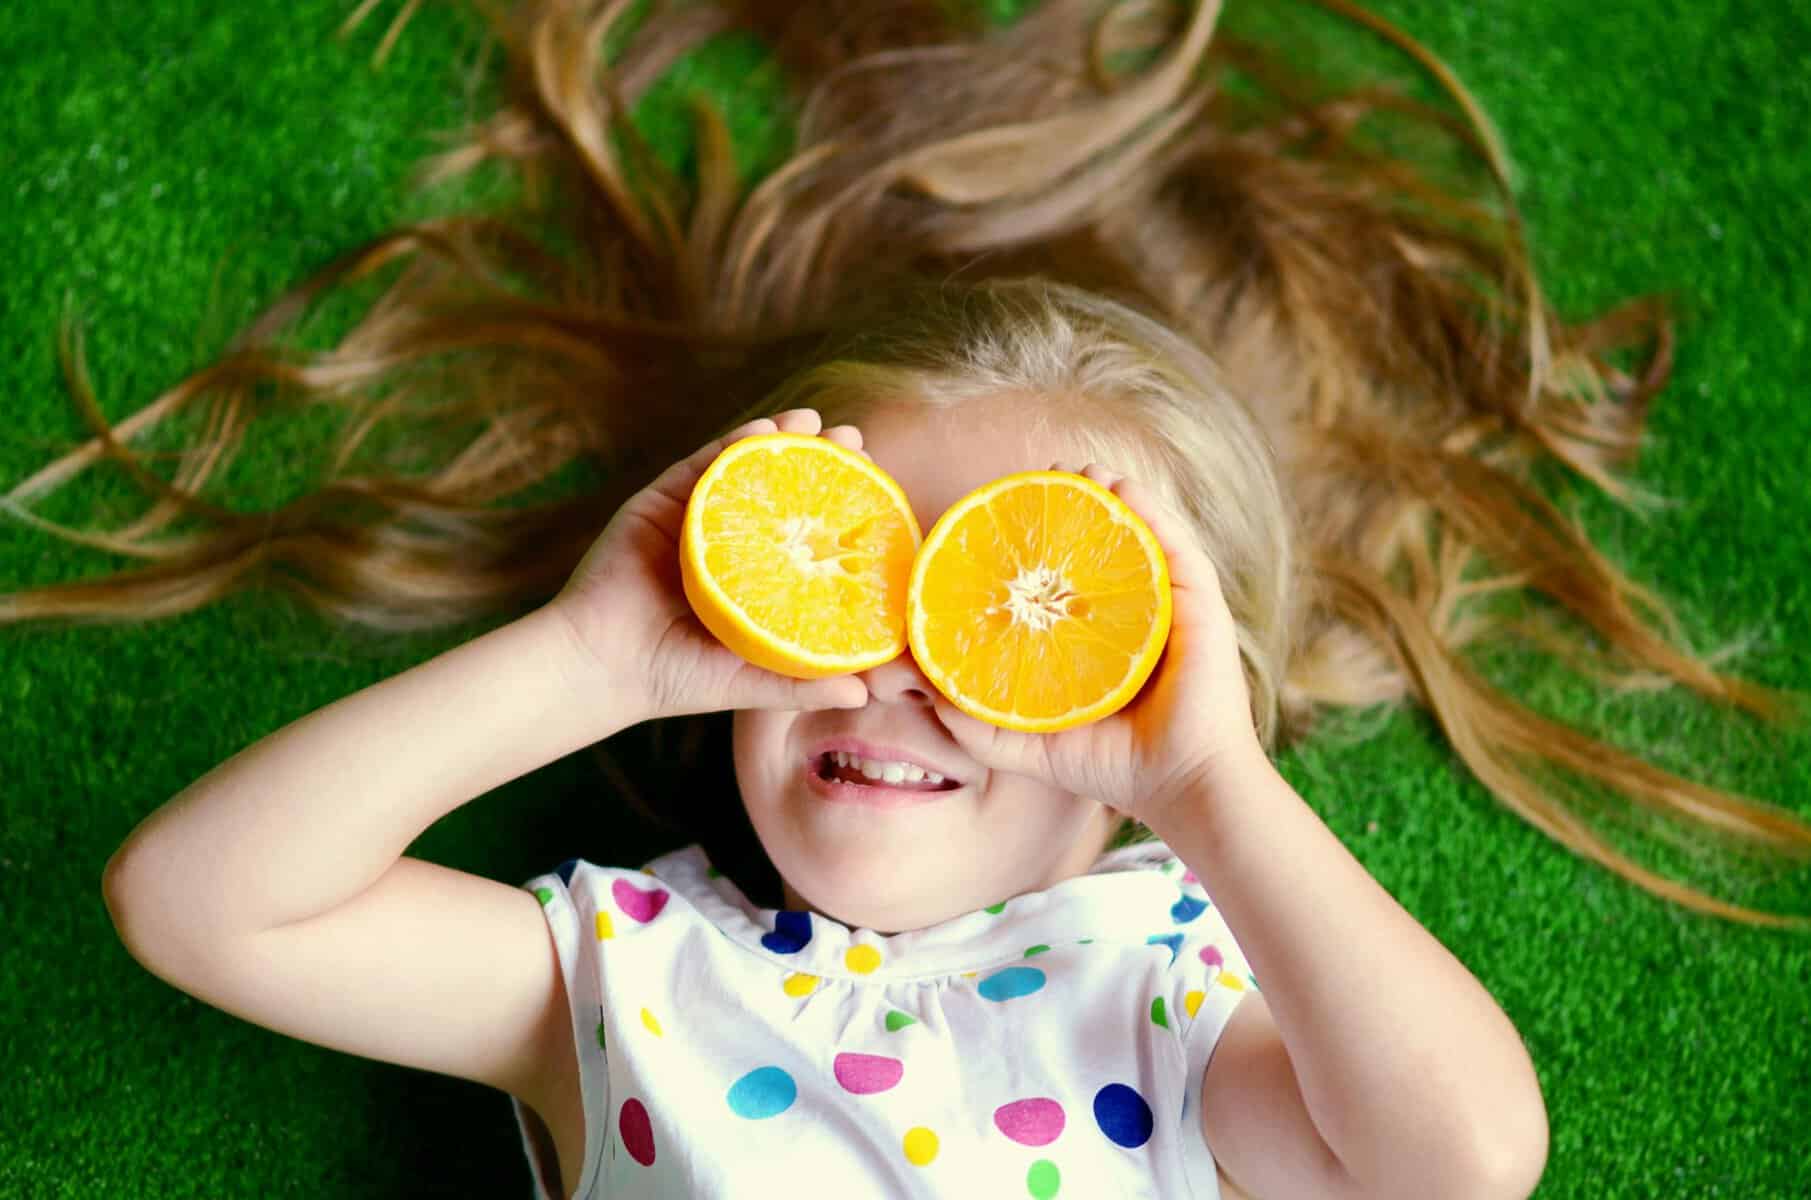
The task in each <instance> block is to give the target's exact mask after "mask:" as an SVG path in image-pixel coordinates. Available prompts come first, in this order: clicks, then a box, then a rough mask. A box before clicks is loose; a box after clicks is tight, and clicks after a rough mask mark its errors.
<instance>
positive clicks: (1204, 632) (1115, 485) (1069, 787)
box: [933, 463, 1264, 825]
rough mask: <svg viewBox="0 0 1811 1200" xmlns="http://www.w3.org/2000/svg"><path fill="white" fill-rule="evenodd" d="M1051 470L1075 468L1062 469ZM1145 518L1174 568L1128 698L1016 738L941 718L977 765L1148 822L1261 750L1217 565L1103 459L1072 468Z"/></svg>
mask: <svg viewBox="0 0 1811 1200" xmlns="http://www.w3.org/2000/svg"><path fill="white" fill-rule="evenodd" d="M1052 469H1053V470H1058V471H1071V472H1072V473H1073V472H1074V468H1072V467H1066V466H1064V465H1062V464H1060V463H1058V464H1054V465H1053V467H1052ZM1079 474H1082V475H1085V476H1087V477H1088V478H1089V479H1092V480H1094V481H1095V482H1096V483H1098V484H1100V485H1102V486H1103V487H1106V488H1108V489H1110V490H1111V491H1112V492H1113V493H1114V494H1115V495H1117V496H1118V497H1119V498H1120V499H1121V500H1124V501H1125V502H1126V504H1127V505H1129V506H1130V507H1131V509H1132V511H1134V512H1136V513H1137V514H1138V515H1139V516H1140V517H1143V518H1144V520H1145V523H1146V524H1148V525H1149V526H1150V527H1151V532H1152V533H1154V534H1155V535H1156V536H1157V541H1158V544H1159V545H1161V546H1162V547H1163V553H1164V557H1165V558H1166V559H1168V561H1169V569H1170V590H1171V597H1172V605H1173V607H1172V615H1171V623H1170V637H1169V643H1168V645H1167V646H1166V647H1165V648H1164V652H1163V657H1162V658H1160V659H1159V660H1158V663H1157V669H1156V670H1155V671H1153V672H1152V673H1151V677H1150V678H1149V679H1147V680H1146V681H1145V684H1144V687H1143V688H1142V689H1141V690H1140V691H1139V693H1138V695H1137V696H1136V697H1135V698H1134V699H1133V700H1132V702H1131V703H1130V704H1128V705H1126V706H1125V707H1124V708H1122V709H1120V710H1119V711H1118V712H1116V713H1114V714H1113V715H1112V716H1109V717H1105V718H1103V719H1101V720H1099V721H1095V722H1092V723H1091V724H1088V725H1081V726H1077V727H1076V728H1074V729H1065V730H1063V731H1061V732H1060V733H1042V734H1039V733H1019V732H1016V731H1014V730H1010V729H1001V728H999V727H997V726H994V725H990V724H987V723H986V722H984V721H980V720H977V719H975V718H974V717H971V716H969V715H968V714H967V713H964V712H963V711H962V710H960V709H958V708H957V707H956V706H955V705H953V704H951V703H950V702H949V701H948V700H946V699H944V698H943V697H942V696H940V695H939V696H935V697H934V698H933V699H934V703H935V706H936V710H937V717H938V719H939V720H940V721H942V722H943V724H944V725H945V726H946V727H947V728H948V729H949V731H950V733H951V735H952V736H954V737H955V739H956V740H957V741H958V742H959V743H961V745H962V748H963V749H964V750H965V751H967V752H968V753H969V754H970V755H971V756H973V758H974V759H975V760H976V761H977V762H979V763H981V765H983V766H985V767H988V768H990V769H993V770H1001V771H1008V772H1011V773H1013V774H1018V775H1029V776H1032V777H1033V778H1036V779H1040V780H1042V781H1043V782H1045V783H1047V784H1050V785H1051V786H1053V787H1057V788H1061V789H1062V790H1063V791H1066V792H1072V793H1074V794H1076V795H1081V796H1087V797H1088V798H1090V799H1092V800H1096V801H1098V802H1099V803H1101V804H1105V805H1107V806H1109V807H1111V808H1115V809H1118V810H1119V811H1120V812H1122V813H1125V814H1126V815H1127V816H1131V817H1134V818H1137V819H1138V820H1140V821H1143V822H1144V823H1145V824H1146V825H1151V824H1152V821H1153V820H1154V819H1155V820H1160V819H1161V817H1160V815H1159V814H1161V813H1162V812H1163V811H1164V810H1165V809H1166V808H1167V807H1168V806H1169V805H1170V804H1171V803H1172V802H1174V801H1175V800H1177V799H1179V798H1180V797H1182V796H1184V795H1186V794H1187V793H1189V792H1190V791H1191V790H1193V789H1194V788H1196V787H1201V786H1206V785H1207V783H1208V780H1209V779H1210V778H1211V777H1214V776H1216V775H1218V774H1220V773H1221V772H1222V771H1223V770H1225V769H1228V766H1229V764H1239V763H1246V762H1250V761H1251V759H1250V756H1251V755H1253V754H1256V755H1258V756H1259V757H1260V758H1261V757H1262V756H1263V754H1264V749H1263V746H1262V744H1261V743H1260V742H1259V741H1258V735H1257V730H1256V728H1255V727H1254V726H1253V723H1252V718H1251V701H1250V697H1249V693H1248V692H1247V690H1246V687H1245V674H1244V671H1243V669H1242V667H1241V665H1240V661H1239V649H1238V640H1237V637H1236V634H1235V632H1234V627H1233V619H1232V614H1231V612H1229V611H1228V610H1227V607H1226V600H1225V597H1223V596H1222V595H1221V592H1220V578H1219V574H1218V572H1217V571H1216V570H1215V569H1214V565H1213V563H1212V562H1211V561H1209V559H1208V557H1207V555H1206V554H1204V553H1203V552H1202V551H1201V549H1200V548H1199V546H1198V543H1197V541H1196V539H1195V537H1194V536H1193V535H1192V533H1191V532H1190V531H1189V529H1188V528H1187V526H1186V525H1185V524H1184V523H1183V521H1182V519H1181V518H1180V517H1178V516H1176V515H1175V514H1174V513H1172V512H1171V511H1170V510H1169V509H1168V508H1167V507H1166V506H1165V505H1163V504H1162V502H1161V501H1159V500H1158V499H1157V497H1156V495H1155V494H1154V493H1152V492H1151V491H1150V490H1149V489H1147V488H1145V487H1143V486H1142V485H1140V484H1138V483H1135V482H1133V481H1131V480H1128V479H1126V478H1124V477H1123V476H1121V475H1119V474H1118V473H1116V472H1113V471H1109V470H1108V469H1106V468H1105V467H1102V466H1100V465H1098V464H1093V465H1090V466H1089V467H1088V468H1087V470H1085V471H1081V472H1079Z"/></svg>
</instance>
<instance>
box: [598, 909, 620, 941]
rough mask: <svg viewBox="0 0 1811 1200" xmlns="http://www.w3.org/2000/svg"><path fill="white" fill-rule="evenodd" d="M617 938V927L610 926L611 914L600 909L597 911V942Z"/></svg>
mask: <svg viewBox="0 0 1811 1200" xmlns="http://www.w3.org/2000/svg"><path fill="white" fill-rule="evenodd" d="M615 936H616V927H615V926H614V925H612V924H610V914H609V913H607V912H605V911H604V910H603V909H601V908H600V909H598V910H597V940H598V941H600V942H601V941H603V940H604V939H605V938H613V937H615Z"/></svg>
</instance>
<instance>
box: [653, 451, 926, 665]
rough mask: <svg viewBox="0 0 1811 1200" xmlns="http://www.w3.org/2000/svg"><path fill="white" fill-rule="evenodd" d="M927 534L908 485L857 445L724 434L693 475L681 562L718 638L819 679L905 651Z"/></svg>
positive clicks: (698, 609)
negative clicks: (916, 563) (719, 447)
mask: <svg viewBox="0 0 1811 1200" xmlns="http://www.w3.org/2000/svg"><path fill="white" fill-rule="evenodd" d="M922 540H923V537H922V534H921V533H920V532H919V529H918V518H917V517H915V516H913V514H912V506H911V504H910V503H908V502H907V500H906V495H905V492H904V490H903V489H901V488H900V486H899V484H898V483H896V482H894V480H893V478H892V477H891V476H890V475H888V474H887V473H886V472H884V471H882V470H881V469H880V468H879V467H877V466H875V465H874V464H873V463H871V462H869V461H868V460H867V459H866V458H863V457H862V456H861V455H860V454H857V453H856V452H854V451H853V450H846V449H844V448H843V447H841V446H839V445H837V444H836V443H835V442H831V441H827V440H825V439H824V438H821V437H810V436H807V435H805V434H797V433H766V434H757V435H755V436H753V437H747V438H743V439H741V440H740V441H736V442H731V443H730V444H729V445H728V446H726V447H725V448H724V450H723V452H722V453H721V454H719V455H718V456H717V457H716V458H715V459H714V460H713V461H712V462H711V465H710V466H708V467H706V468H705V470H704V474H703V475H702V476H700V477H699V479H698V482H697V483H696V484H695V485H693V488H692V495H691V499H690V500H689V501H688V502H687V503H686V509H685V525H684V528H683V530H682V532H681V533H680V538H679V573H680V579H681V581H682V583H683V584H684V587H685V598H686V600H687V601H689V602H690V604H691V606H692V611H693V612H695V613H697V614H698V619H699V620H700V621H703V622H704V625H705V628H707V629H709V630H710V631H711V633H712V634H714V635H716V637H717V640H718V641H720V642H722V643H723V644H724V645H726V646H728V647H729V648H730V649H731V650H734V651H735V652H736V653H737V654H739V655H741V656H742V657H743V658H745V659H747V660H748V661H749V662H752V663H754V664H755V665H757V666H761V667H766V668H767V669H768V670H770V671H775V672H778V673H779V674H781V675H790V676H792V677H794V678H797V679H821V678H824V677H826V676H830V675H843V674H847V673H850V672H853V671H865V670H867V669H868V668H869V667H875V666H879V665H880V664H881V663H884V662H888V661H890V660H892V659H894V658H897V657H898V656H899V655H900V654H902V653H904V652H905V645H906V642H905V609H906V582H907V580H908V579H909V578H910V576H911V572H912V559H913V556H914V555H915V554H916V553H917V551H918V546H919V543H920V542H921V541H922Z"/></svg>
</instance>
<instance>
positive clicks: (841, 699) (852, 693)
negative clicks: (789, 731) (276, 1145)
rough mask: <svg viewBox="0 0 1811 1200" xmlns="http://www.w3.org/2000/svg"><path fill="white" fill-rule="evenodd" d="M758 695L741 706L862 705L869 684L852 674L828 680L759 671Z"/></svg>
mask: <svg viewBox="0 0 1811 1200" xmlns="http://www.w3.org/2000/svg"><path fill="white" fill-rule="evenodd" d="M761 674H762V675H764V676H765V677H766V678H765V679H764V680H763V681H762V682H763V684H764V685H765V686H762V687H760V688H759V689H758V690H759V693H760V694H759V696H758V697H752V698H751V699H750V700H749V701H748V702H747V703H745V704H742V705H738V706H737V707H741V708H776V709H813V708H862V707H864V706H866V704H867V703H868V685H867V684H865V683H863V682H862V681H861V679H860V678H859V677H857V676H855V675H836V676H832V677H831V678H829V679H792V678H789V677H788V676H785V675H775V674H773V673H772V672H770V671H762V672H761Z"/></svg>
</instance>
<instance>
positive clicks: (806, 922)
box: [761, 908, 811, 954]
mask: <svg viewBox="0 0 1811 1200" xmlns="http://www.w3.org/2000/svg"><path fill="white" fill-rule="evenodd" d="M810 941H811V914H810V913H808V912H794V911H793V910H792V909H789V908H783V909H781V910H780V911H779V912H776V913H775V914H774V915H773V932H772V933H764V934H762V935H761V944H762V945H763V946H766V947H767V948H768V949H769V950H772V951H773V952H774V953H775V954H797V953H798V952H799V951H801V950H803V949H804V948H805V947H806V946H807V945H808V944H809V943H810Z"/></svg>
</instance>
